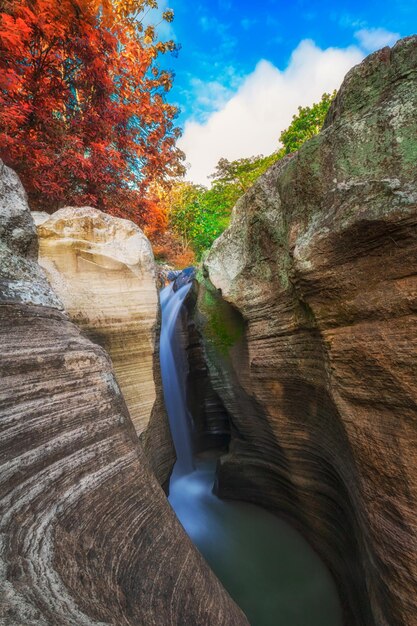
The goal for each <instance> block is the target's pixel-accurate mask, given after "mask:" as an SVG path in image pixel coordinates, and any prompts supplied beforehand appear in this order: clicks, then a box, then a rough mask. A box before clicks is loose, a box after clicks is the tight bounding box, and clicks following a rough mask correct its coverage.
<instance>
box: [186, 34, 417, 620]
mask: <svg viewBox="0 0 417 626" xmlns="http://www.w3.org/2000/svg"><path fill="white" fill-rule="evenodd" d="M416 111H417V38H416V37H411V38H407V39H404V40H401V41H400V42H399V43H397V44H396V46H395V47H393V48H392V49H390V48H384V49H383V50H381V51H379V52H376V53H375V54H373V55H371V56H370V57H368V58H367V59H366V60H364V61H363V62H362V63H361V64H360V65H359V66H357V67H355V68H353V69H352V70H351V71H350V72H349V73H348V75H347V76H346V78H345V81H344V83H343V85H342V87H341V89H340V91H339V93H338V95H337V97H336V100H335V101H334V103H333V104H332V107H331V109H330V111H329V114H328V116H327V120H326V123H325V126H324V129H323V130H322V132H321V133H320V134H319V135H318V136H317V137H315V138H313V139H312V140H310V141H309V142H307V143H306V144H304V145H303V146H302V148H301V149H300V150H299V152H298V153H296V154H295V155H292V156H288V157H286V158H285V159H284V160H282V161H281V162H278V163H277V164H275V165H274V166H273V167H272V168H271V169H270V170H269V171H268V172H267V173H266V174H265V175H264V176H263V177H262V178H261V179H259V181H258V182H257V183H255V185H254V186H253V188H251V189H250V190H249V191H248V192H247V193H246V195H245V196H244V197H243V198H242V199H241V200H240V201H239V202H238V204H237V206H236V207H235V209H234V212H233V218H232V222H231V226H230V227H229V229H228V230H227V231H226V232H225V233H224V234H223V235H222V236H221V237H220V238H219V239H218V240H217V241H216V242H215V243H214V245H213V248H212V250H211V251H210V253H209V255H208V258H207V259H206V261H205V267H204V270H203V272H204V275H203V276H202V277H201V283H202V286H201V288H200V294H199V312H198V314H197V319H198V323H199V325H200V329H201V330H202V331H204V334H205V337H206V339H205V341H206V356H207V360H208V363H209V367H210V373H211V381H212V384H213V387H214V389H215V390H216V392H217V393H218V394H219V396H220V397H221V398H222V400H223V402H224V405H225V407H226V409H227V411H228V413H229V415H230V420H231V429H232V442H231V446H230V452H229V454H228V456H226V457H225V458H224V459H223V461H222V462H221V465H220V467H219V477H218V491H219V493H220V495H222V496H225V497H229V498H239V499H246V500H251V501H254V502H256V503H259V504H262V505H263V506H266V507H268V508H269V509H271V510H273V511H275V512H277V513H279V514H281V515H284V516H286V517H288V518H289V519H291V520H292V522H293V523H294V524H295V525H297V526H298V527H299V528H300V529H301V530H302V532H303V533H304V534H305V535H306V536H307V537H308V538H309V540H310V541H311V542H312V544H313V545H314V546H315V547H316V549H317V550H318V552H319V553H320V554H321V556H322V557H323V559H324V560H325V561H326V562H327V564H328V565H329V567H330V569H331V571H332V573H333V575H334V577H335V579H336V581H337V584H338V587H339V590H340V594H341V598H342V602H343V606H344V612H345V621H346V624H347V625H348V626H376V625H378V626H414V625H415V624H417V596H416V593H415V592H416V589H417V545H416V543H417V530H416V519H415V516H416V505H417V358H416V357H417V316H416V313H417V279H416V272H417V115H416Z"/></svg>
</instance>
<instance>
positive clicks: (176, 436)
mask: <svg viewBox="0 0 417 626" xmlns="http://www.w3.org/2000/svg"><path fill="white" fill-rule="evenodd" d="M190 288H191V283H188V284H187V285H184V286H183V287H181V288H180V289H178V291H173V284H171V285H168V287H165V289H163V290H162V291H161V296H160V299H161V309H162V328H161V349H160V362H161V374H162V387H163V390H164V398H165V406H166V407H167V412H168V419H169V427H170V429H171V434H172V439H173V442H174V447H175V451H176V453H177V462H176V464H175V468H174V474H175V476H181V475H183V474H189V473H190V472H192V471H193V470H194V462H193V454H192V444H191V435H190V417H189V415H188V410H187V403H186V400H185V372H186V367H185V355H184V354H183V350H182V349H181V348H182V346H181V343H180V338H179V337H178V335H177V333H176V332H175V328H176V323H177V319H178V315H179V313H180V310H181V307H182V305H183V302H184V300H185V297H186V295H187V293H188V292H189V290H190Z"/></svg>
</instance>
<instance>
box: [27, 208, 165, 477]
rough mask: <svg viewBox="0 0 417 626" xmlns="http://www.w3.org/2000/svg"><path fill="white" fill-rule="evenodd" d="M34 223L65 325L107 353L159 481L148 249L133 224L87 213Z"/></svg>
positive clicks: (154, 303)
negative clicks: (75, 327)
mask: <svg viewBox="0 0 417 626" xmlns="http://www.w3.org/2000/svg"><path fill="white" fill-rule="evenodd" d="M35 221H36V222H37V224H38V236H39V262H40V264H41V266H42V267H43V268H44V269H45V271H46V273H47V276H48V278H49V281H50V283H51V284H52V286H53V288H54V291H55V292H56V293H57V294H58V295H59V297H60V298H61V300H62V302H63V304H64V307H65V310H66V311H67V312H68V313H69V315H70V317H71V319H72V320H73V321H74V322H76V323H77V325H78V326H80V328H82V329H83V331H84V332H86V333H87V334H88V335H89V336H90V337H91V338H92V339H93V340H94V341H96V342H98V343H99V344H100V345H102V346H103V347H104V348H105V349H106V351H107V352H108V353H109V355H110V357H111V360H112V363H113V367H114V371H115V374H116V379H117V382H118V384H119V386H120V388H121V391H122V394H123V396H124V398H125V400H126V404H127V406H128V409H129V412H130V416H131V419H132V422H133V424H134V426H135V429H136V432H137V434H138V435H142V434H143V442H144V445H145V449H146V450H147V451H148V457H149V459H150V461H151V462H152V464H153V466H154V470H155V472H156V473H157V475H158V476H159V477H160V479H161V481H165V480H166V478H167V477H168V475H169V472H170V469H171V467H172V465H173V461H174V451H173V447H172V443H171V437H170V434H169V428H168V421H167V418H166V415H165V411H164V407H163V400H162V387H161V384H160V380H159V361H158V354H159V350H158V336H159V332H158V331H159V322H160V320H159V308H158V293H157V287H156V274H155V263H154V258H153V253H152V248H151V245H150V243H149V241H148V239H147V238H146V237H145V235H144V234H143V232H142V231H141V230H140V228H139V227H138V226H136V225H135V224H133V222H131V221H129V220H124V219H120V218H116V217H111V216H109V215H106V214H105V213H102V212H101V211H99V210H97V209H93V208H91V207H83V208H75V207H67V208H64V209H61V210H59V211H57V212H56V213H54V214H53V215H52V216H47V218H45V214H42V213H38V214H36V215H35ZM150 422H151V423H150ZM148 427H149V433H147V432H146V431H147V429H148Z"/></svg>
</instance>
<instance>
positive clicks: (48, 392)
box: [0, 168, 247, 626]
mask: <svg viewBox="0 0 417 626" xmlns="http://www.w3.org/2000/svg"><path fill="white" fill-rule="evenodd" d="M1 172H2V174H1V180H0V190H1V198H0V206H1V229H2V247H1V251H0V255H1V257H0V258H1V261H2V263H1V265H0V275H1V283H0V285H1V294H2V296H1V300H0V406H1V422H0V464H1V471H0V539H1V541H0V596H1V601H0V621H1V623H2V624H4V625H5V626H22V625H23V624H25V625H31V626H35V625H36V626H93V625H95V626H98V625H99V624H100V625H103V626H104V625H105V624H109V625H110V624H113V625H121V624H127V625H129V624H131V625H132V626H133V625H134V626H138V625H139V624H143V625H146V626H148V625H149V626H152V625H154V626H161V625H162V624H173V625H174V624H175V625H176V624H178V625H179V624H202V625H206V626H212V625H213V624H230V625H244V624H247V621H246V619H245V618H244V616H243V615H242V613H241V611H240V610H239V609H238V608H237V607H236V606H235V605H234V603H233V602H232V601H231V599H230V597H229V596H228V595H227V594H226V592H225V591H224V589H223V588H222V587H221V585H220V583H219V582H218V580H217V579H216V578H215V576H214V575H213V573H212V572H211V571H210V570H209V569H208V567H207V565H206V564H205V562H204V561H203V559H202V557H201V556H200V555H199V554H198V553H197V551H196V550H195V549H194V547H193V546H192V544H191V543H190V541H189V539H188V537H187V536H186V535H185V533H184V531H183V529H182V527H181V526H180V524H179V523H178V521H177V519H176V517H175V515H174V513H173V511H172V510H171V508H170V507H169V505H168V504H167V501H166V498H165V496H164V493H163V492H162V490H161V488H160V486H159V484H158V482H157V480H156V478H155V477H154V475H153V474H152V472H151V471H150V468H149V464H148V462H147V460H146V458H145V455H144V452H143V450H142V448H141V445H140V443H139V441H138V437H137V432H136V430H135V428H134V426H133V424H132V422H131V420H130V417H129V412H128V410H127V407H126V404H125V402H124V399H123V396H122V394H121V393H120V388H119V385H118V383H117V381H116V378H115V376H114V373H113V369H112V366H111V362H110V359H109V357H108V356H107V354H106V352H105V351H104V350H103V348H101V347H100V346H99V345H97V344H94V343H92V342H91V341H90V340H89V339H88V338H87V337H86V336H85V335H83V334H82V333H81V332H80V330H79V329H78V328H77V327H76V326H75V325H74V324H73V323H72V322H71V321H70V320H69V318H68V316H67V315H66V314H65V313H64V312H63V311H62V310H61V305H60V303H59V300H58V299H57V297H56V296H55V295H54V293H53V292H52V290H51V289H50V287H49V286H48V283H47V281H46V279H45V276H44V274H43V271H42V270H41V269H40V268H39V266H37V264H36V262H35V256H36V237H35V229H34V225H33V222H32V221H31V218H30V213H29V209H28V207H27V205H26V200H25V196H24V193H23V190H22V187H21V185H20V182H19V180H18V178H17V176H16V175H15V174H14V173H13V172H11V170H8V169H7V168H2V170H1ZM16 227H18V228H22V229H23V230H24V233H23V234H22V233H21V234H18V236H17V237H16V236H15V234H13V232H14V230H15V228H16ZM16 241H17V243H16ZM22 242H24V243H22ZM4 259H6V261H7V263H6V264H4V263H3V260H4ZM13 272H15V275H14V273H13ZM22 275H23V276H24V277H25V281H26V282H25V283H23V282H22V280H21V277H22ZM38 285H41V288H42V290H43V291H42V297H40V296H39V295H38V292H37V291H36V290H37V289H38V287H37V286H38ZM34 286H35V287H36V288H35V287H34Z"/></svg>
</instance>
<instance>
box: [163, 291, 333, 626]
mask: <svg viewBox="0 0 417 626" xmlns="http://www.w3.org/2000/svg"><path fill="white" fill-rule="evenodd" d="M189 289H190V285H184V286H183V287H181V289H179V290H178V291H176V292H174V291H173V288H172V285H170V286H169V287H166V288H165V289H164V290H163V291H162V292H161V307H162V331H161V371H162V379H163V387H164V396H165V403H166V407H167V412H168V416H169V420H170V428H171V432H172V437H173V440H174V445H175V449H176V452H177V457H178V460H177V463H176V465H175V468H174V472H173V474H172V478H171V482H170V486H169V501H170V503H171V506H172V507H173V509H174V511H175V513H176V514H177V517H178V518H179V520H180V522H181V524H182V525H183V527H184V528H185V530H186V532H187V534H188V535H189V536H190V538H191V540H192V541H193V543H194V544H195V545H196V546H197V548H198V549H199V550H200V552H201V553H202V554H203V556H204V558H205V559H206V561H207V562H208V563H209V565H210V567H211V568H212V570H213V571H214V572H215V573H216V575H217V576H218V578H219V579H220V580H221V582H222V583H223V585H224V587H225V588H226V589H227V591H228V592H229V593H230V595H231V596H232V598H233V599H234V600H235V601H236V603H237V604H238V605H239V606H240V607H241V608H242V610H243V611H244V612H245V614H246V615H247V617H248V619H249V621H250V623H251V625H252V626H341V625H342V616H341V608H340V603H339V599H338V596H337V592H336V588H335V585H334V582H333V579H332V578H331V576H330V574H329V572H328V571H327V569H326V568H325V566H324V565H323V563H322V562H321V560H320V559H319V557H318V556H317V554H316V553H315V552H314V551H313V549H312V548H311V547H310V545H309V544H308V543H307V542H306V541H305V539H304V538H303V537H302V536H301V535H300V534H299V533H298V532H297V531H296V530H294V529H293V528H292V527H291V526H290V525H289V524H287V523H286V522H284V521H283V520H281V519H279V518H278V517H276V516H275V515H272V514H271V513H269V512H268V511H266V510H264V509H262V508H260V507H257V506H254V505H252V504H248V503H244V502H235V501H225V500H220V499H219V498H217V497H216V496H215V495H214V494H213V492H212V489H213V483H214V478H215V468H216V460H215V459H202V458H200V459H193V455H192V445H191V435H190V428H191V420H190V416H189V414H188V411H187V407H186V401H185V376H186V366H185V365H186V363H185V355H184V353H183V350H182V349H181V342H180V340H179V337H178V336H177V334H176V332H175V327H176V321H177V318H178V315H179V313H180V310H181V307H182V304H183V302H184V299H185V297H186V295H187V293H188V291H189ZM213 626H221V625H217V624H213Z"/></svg>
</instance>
